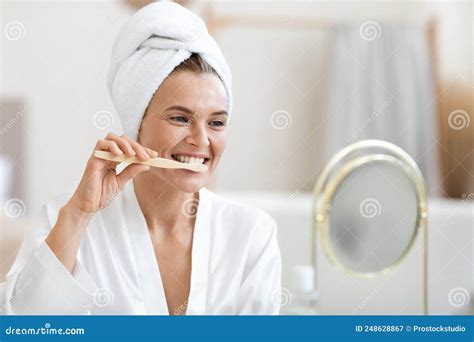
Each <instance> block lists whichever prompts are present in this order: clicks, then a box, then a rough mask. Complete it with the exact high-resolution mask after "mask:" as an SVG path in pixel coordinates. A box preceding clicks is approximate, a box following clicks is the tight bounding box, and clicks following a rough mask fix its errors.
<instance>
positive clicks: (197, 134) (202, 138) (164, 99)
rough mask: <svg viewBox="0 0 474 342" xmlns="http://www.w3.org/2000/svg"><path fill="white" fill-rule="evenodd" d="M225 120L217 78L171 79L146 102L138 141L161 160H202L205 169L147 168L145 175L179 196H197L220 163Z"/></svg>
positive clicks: (178, 75) (180, 75) (177, 75)
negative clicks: (167, 185) (180, 192)
mask: <svg viewBox="0 0 474 342" xmlns="http://www.w3.org/2000/svg"><path fill="white" fill-rule="evenodd" d="M227 119H228V117H227V94H226V90H225V88H224V85H223V84H222V81H221V80H220V79H219V77H217V76H216V75H214V74H209V73H206V74H196V73H194V72H190V71H178V72H173V73H171V75H170V76H168V77H167V78H166V80H165V81H164V82H163V83H162V84H161V85H160V87H159V88H158V90H157V91H156V93H155V95H154V96H153V98H152V99H151V101H150V104H149V106H148V108H147V110H146V112H145V115H144V118H143V120H142V123H141V128H140V133H139V137H138V141H139V143H140V144H142V145H143V146H146V147H149V148H151V149H153V150H155V151H157V152H158V154H159V157H161V158H168V159H181V158H183V157H182V156H188V157H191V156H194V157H198V158H199V157H200V158H204V162H203V163H204V164H205V165H207V167H208V169H207V171H206V172H201V173H199V172H194V171H189V170H184V169H164V168H151V169H150V171H149V172H153V173H154V174H155V175H157V176H158V177H160V178H161V179H162V180H163V181H164V182H166V183H168V184H169V185H171V186H173V187H174V188H176V189H179V190H181V191H183V192H188V193H192V192H196V191H199V189H200V188H202V187H203V186H205V185H206V184H207V181H208V179H209V178H210V176H211V175H212V174H213V173H214V171H215V169H216V167H217V165H218V163H219V160H220V159H221V156H222V153H223V151H224V148H225V143H226V138H227ZM181 160H182V159H181ZM181 160H180V161H181ZM201 160H202V159H198V160H197V162H200V161H201ZM194 162H196V160H195V161H194Z"/></svg>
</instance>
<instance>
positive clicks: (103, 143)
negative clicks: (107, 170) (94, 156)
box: [95, 139, 123, 157]
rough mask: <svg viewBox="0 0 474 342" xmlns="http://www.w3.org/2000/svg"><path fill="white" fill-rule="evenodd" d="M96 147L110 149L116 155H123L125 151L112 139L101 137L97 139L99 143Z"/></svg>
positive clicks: (103, 149) (97, 148)
mask: <svg viewBox="0 0 474 342" xmlns="http://www.w3.org/2000/svg"><path fill="white" fill-rule="evenodd" d="M95 149H96V150H102V151H109V152H111V153H112V154H113V155H114V156H116V157H118V156H121V155H122V154H123V151H122V150H121V149H120V148H119V147H118V145H117V143H116V142H115V141H110V140H103V139H101V140H99V141H97V144H96V145H95Z"/></svg>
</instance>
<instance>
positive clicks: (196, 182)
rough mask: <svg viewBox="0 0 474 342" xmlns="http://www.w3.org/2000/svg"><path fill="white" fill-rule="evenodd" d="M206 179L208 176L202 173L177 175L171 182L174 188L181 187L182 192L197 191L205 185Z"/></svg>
mask: <svg viewBox="0 0 474 342" xmlns="http://www.w3.org/2000/svg"><path fill="white" fill-rule="evenodd" d="M188 172H192V171H188ZM206 180H207V176H205V175H202V176H201V177H200V176H193V175H190V176H177V177H173V179H172V181H171V182H170V183H171V185H172V186H173V187H174V188H176V189H179V190H180V191H182V192H186V193H195V192H198V191H199V190H200V189H201V188H203V187H204V186H205V184H206Z"/></svg>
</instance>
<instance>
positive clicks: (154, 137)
mask: <svg viewBox="0 0 474 342" xmlns="http://www.w3.org/2000/svg"><path fill="white" fill-rule="evenodd" d="M148 133H149V134H147V137H146V141H147V142H148V143H149V145H145V146H147V147H150V148H152V149H154V150H155V151H157V152H158V153H159V154H161V153H167V152H169V151H170V150H171V149H173V148H174V147H175V146H176V145H177V144H179V142H180V141H181V140H183V139H184V137H185V132H184V130H183V129H180V128H179V127H173V126H170V125H161V127H156V128H155V129H154V130H153V132H148Z"/></svg>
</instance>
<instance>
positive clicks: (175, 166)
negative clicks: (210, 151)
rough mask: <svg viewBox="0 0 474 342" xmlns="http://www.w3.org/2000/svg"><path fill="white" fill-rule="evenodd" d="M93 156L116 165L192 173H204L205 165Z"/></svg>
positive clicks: (107, 154) (104, 154) (102, 153)
mask: <svg viewBox="0 0 474 342" xmlns="http://www.w3.org/2000/svg"><path fill="white" fill-rule="evenodd" d="M94 156H95V157H97V158H100V159H105V160H110V161H114V162H118V163H127V164H134V163H135V164H143V165H149V166H153V167H162V168H165V169H186V170H191V171H194V172H206V171H207V165H204V164H197V163H192V164H191V163H180V162H179V161H176V160H173V159H166V158H151V159H148V160H140V159H138V158H137V157H127V156H124V155H123V156H118V157H116V156H114V155H113V154H112V153H110V152H107V151H98V150H96V151H94Z"/></svg>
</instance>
